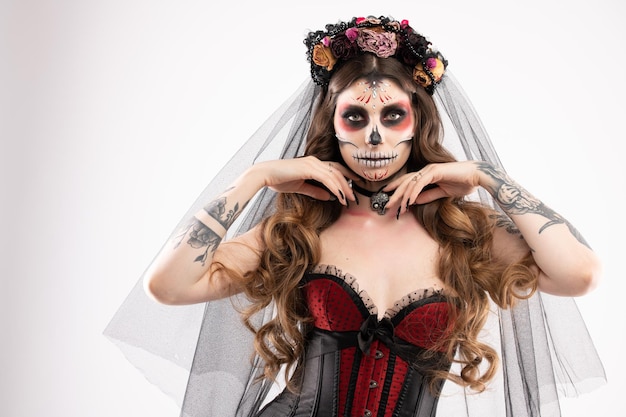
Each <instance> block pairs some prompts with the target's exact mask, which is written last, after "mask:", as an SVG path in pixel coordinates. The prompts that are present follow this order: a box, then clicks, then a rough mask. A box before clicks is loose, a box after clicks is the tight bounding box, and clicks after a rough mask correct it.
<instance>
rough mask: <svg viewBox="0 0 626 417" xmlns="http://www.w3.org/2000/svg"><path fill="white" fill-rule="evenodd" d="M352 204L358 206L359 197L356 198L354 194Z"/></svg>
mask: <svg viewBox="0 0 626 417" xmlns="http://www.w3.org/2000/svg"><path fill="white" fill-rule="evenodd" d="M354 202H355V203H356V205H357V206H358V205H359V197H357V196H356V193H354Z"/></svg>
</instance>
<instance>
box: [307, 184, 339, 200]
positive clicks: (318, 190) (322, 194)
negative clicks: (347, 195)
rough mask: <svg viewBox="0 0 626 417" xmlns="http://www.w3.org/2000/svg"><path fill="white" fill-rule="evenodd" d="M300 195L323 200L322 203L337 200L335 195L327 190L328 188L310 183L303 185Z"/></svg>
mask: <svg viewBox="0 0 626 417" xmlns="http://www.w3.org/2000/svg"><path fill="white" fill-rule="evenodd" d="M318 184H319V183H318ZM300 194H304V195H307V196H309V197H312V198H314V199H316V200H322V201H328V200H333V199H335V198H336V197H335V196H334V195H333V193H331V192H330V191H328V190H327V189H326V187H322V186H320V185H317V184H314V183H310V182H305V183H304V184H303V185H302V187H301V189H300Z"/></svg>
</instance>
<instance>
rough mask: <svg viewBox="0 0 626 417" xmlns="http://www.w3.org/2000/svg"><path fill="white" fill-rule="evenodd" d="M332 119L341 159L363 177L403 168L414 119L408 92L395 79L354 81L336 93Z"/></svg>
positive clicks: (379, 177) (389, 174)
mask: <svg viewBox="0 0 626 417" xmlns="http://www.w3.org/2000/svg"><path fill="white" fill-rule="evenodd" d="M333 122H334V126H335V134H336V136H337V140H338V141H339V150H340V151H341V156H342V157H343V160H344V161H345V162H346V164H347V165H348V167H349V168H350V169H351V170H353V171H354V172H355V173H357V174H358V175H360V176H362V177H363V178H364V179H365V180H366V181H383V180H386V179H389V178H391V177H392V176H393V175H394V174H396V173H398V172H399V171H400V170H402V169H403V168H404V166H405V164H406V162H407V160H408V159H409V156H410V153H411V143H412V139H413V128H414V122H415V120H414V116H413V111H412V109H411V98H410V96H409V95H408V94H407V93H406V92H405V91H404V90H403V89H402V88H400V87H399V86H398V85H397V84H396V83H395V82H393V81H391V80H389V79H386V78H382V79H379V80H367V79H365V78H362V79H359V80H357V81H355V82H354V83H353V84H352V85H350V86H349V87H348V88H347V89H345V90H344V91H343V92H341V93H340V94H339V95H338V97H337V107H336V108H335V115H334V120H333Z"/></svg>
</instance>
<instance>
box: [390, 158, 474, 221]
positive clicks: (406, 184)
mask: <svg viewBox="0 0 626 417" xmlns="http://www.w3.org/2000/svg"><path fill="white" fill-rule="evenodd" d="M481 163H483V162H481ZM480 180H481V171H480V170H479V163H477V162H476V161H462V162H446V163H439V164H429V165H427V166H425V167H424V168H422V169H420V170H419V171H417V172H409V173H407V174H404V175H402V176H401V177H398V178H396V179H395V180H393V181H392V182H390V183H389V184H387V186H386V187H385V188H384V189H383V191H392V190H395V192H394V194H393V196H392V197H391V198H390V200H389V203H388V204H387V207H389V208H391V207H394V206H395V207H398V206H399V207H400V211H399V213H398V214H400V213H404V212H406V211H407V210H408V207H409V206H411V205H413V204H426V203H430V202H431V201H434V200H437V199H440V198H444V197H464V196H466V195H468V194H471V193H472V192H474V191H475V190H476V187H478V186H480V185H481V184H480ZM430 184H434V185H436V187H432V188H426V187H427V186H428V185H430ZM425 188H426V189H425Z"/></svg>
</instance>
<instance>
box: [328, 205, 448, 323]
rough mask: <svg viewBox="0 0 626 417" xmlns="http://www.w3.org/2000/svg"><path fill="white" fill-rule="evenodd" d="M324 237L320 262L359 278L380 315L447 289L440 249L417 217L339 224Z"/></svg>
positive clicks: (339, 222) (359, 285) (357, 220)
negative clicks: (420, 293)
mask: <svg viewBox="0 0 626 417" xmlns="http://www.w3.org/2000/svg"><path fill="white" fill-rule="evenodd" d="M375 220H378V219H375ZM320 238H321V252H322V253H321V260H320V262H321V263H323V264H327V265H334V266H336V267H337V268H338V269H340V270H341V271H343V272H345V273H348V274H351V275H352V276H354V277H355V280H356V281H357V284H358V287H359V289H360V290H362V291H365V292H367V294H368V295H369V296H370V297H371V299H372V301H373V302H374V304H375V305H376V306H377V308H378V311H379V312H384V311H385V310H386V309H387V308H389V307H390V306H392V305H394V303H395V302H397V301H398V300H399V299H401V298H402V297H404V296H405V295H407V294H408V293H411V292H413V291H416V290H421V289H425V288H432V289H442V288H443V283H442V282H441V280H440V279H439V277H438V273H437V265H438V261H439V258H438V253H439V245H438V244H437V243H436V242H435V241H434V240H433V239H432V238H431V237H430V236H429V235H428V233H427V232H426V230H425V229H424V228H423V227H422V226H421V225H420V224H419V222H417V220H415V219H414V218H413V217H409V216H407V217H406V218H405V219H402V221H396V220H395V219H394V220H392V221H390V222H379V221H372V222H370V221H363V220H359V219H356V220H355V219H347V221H338V222H337V223H335V224H334V225H332V226H331V227H330V228H328V229H327V230H325V231H324V232H323V233H322V234H321V236H320Z"/></svg>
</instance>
